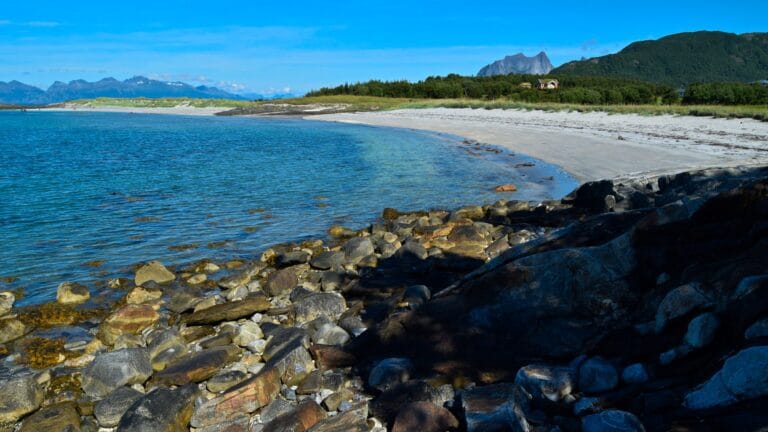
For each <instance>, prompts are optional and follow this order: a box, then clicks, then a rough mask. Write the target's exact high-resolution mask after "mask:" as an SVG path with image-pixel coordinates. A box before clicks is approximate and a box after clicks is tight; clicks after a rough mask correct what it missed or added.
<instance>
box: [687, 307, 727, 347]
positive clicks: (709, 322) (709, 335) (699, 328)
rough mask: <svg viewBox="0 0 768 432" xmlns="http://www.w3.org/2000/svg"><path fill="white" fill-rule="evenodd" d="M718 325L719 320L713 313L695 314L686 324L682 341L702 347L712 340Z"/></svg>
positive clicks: (692, 345)
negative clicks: (686, 329)
mask: <svg viewBox="0 0 768 432" xmlns="http://www.w3.org/2000/svg"><path fill="white" fill-rule="evenodd" d="M719 327H720V320H718V319H717V317H716V316H715V314H713V313H705V314H702V315H699V316H697V317H696V318H694V319H693V320H691V322H690V323H689V324H688V332H687V333H686V334H685V339H684V342H685V343H686V344H687V345H688V346H690V347H692V348H703V347H705V346H707V345H709V344H710V342H712V339H714V338H715V333H716V332H717V329H718V328H719Z"/></svg>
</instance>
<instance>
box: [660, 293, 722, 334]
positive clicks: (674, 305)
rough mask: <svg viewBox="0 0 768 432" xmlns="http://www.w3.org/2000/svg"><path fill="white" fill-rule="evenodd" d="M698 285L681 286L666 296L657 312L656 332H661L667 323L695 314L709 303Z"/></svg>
mask: <svg viewBox="0 0 768 432" xmlns="http://www.w3.org/2000/svg"><path fill="white" fill-rule="evenodd" d="M700 288H701V287H700V285H699V284H696V283H692V284H687V285H683V286H679V287H677V288H675V289H673V290H672V291H670V292H669V293H667V295H666V296H664V299H663V300H662V301H661V304H659V308H658V309H657V310H656V331H657V332H661V331H662V330H664V327H666V325H667V322H669V321H670V320H673V319H675V318H679V317H682V316H684V315H687V314H689V313H690V312H693V311H694V310H696V309H699V308H701V307H703V306H705V305H707V304H708V303H709V299H707V297H706V296H705V295H704V294H703V293H702V292H701V289H700Z"/></svg>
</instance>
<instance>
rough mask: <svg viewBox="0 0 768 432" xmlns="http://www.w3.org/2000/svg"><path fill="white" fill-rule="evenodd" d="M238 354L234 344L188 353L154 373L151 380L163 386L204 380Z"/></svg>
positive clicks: (238, 351)
mask: <svg viewBox="0 0 768 432" xmlns="http://www.w3.org/2000/svg"><path fill="white" fill-rule="evenodd" d="M239 354H240V350H239V349H237V348H236V347H234V346H224V347H216V348H211V349H207V350H203V351H199V352H196V353H192V354H188V355H186V356H184V357H182V358H181V359H179V360H178V361H177V362H175V363H173V364H172V365H170V366H168V367H167V368H166V369H164V370H163V371H161V372H158V373H156V374H155V376H154V378H152V380H153V382H155V383H157V384H158V385H165V386H172V385H176V386H180V385H184V384H189V383H197V382H200V381H205V380H207V379H208V378H210V377H212V376H213V375H214V374H215V373H216V372H218V371H219V370H220V369H221V368H223V367H224V366H226V365H227V364H228V363H230V362H232V361H234V360H235V359H237V357H238V356H239Z"/></svg>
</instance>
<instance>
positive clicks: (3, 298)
mask: <svg viewBox="0 0 768 432" xmlns="http://www.w3.org/2000/svg"><path fill="white" fill-rule="evenodd" d="M15 301H16V296H15V295H14V294H13V293H12V292H8V291H5V292H0V317H1V316H3V315H6V314H8V313H9V312H10V311H11V309H13V303H14V302H15Z"/></svg>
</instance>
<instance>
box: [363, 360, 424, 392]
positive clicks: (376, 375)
mask: <svg viewBox="0 0 768 432" xmlns="http://www.w3.org/2000/svg"><path fill="white" fill-rule="evenodd" d="M414 370H415V367H414V365H413V363H412V362H411V361H410V360H409V359H407V358H388V359H384V360H381V361H380V362H378V363H376V365H375V366H374V367H373V369H371V373H370V374H369V375H368V385H369V386H371V387H373V388H375V389H377V390H379V391H385V390H387V389H389V388H391V387H393V386H395V385H397V384H399V383H401V382H405V381H408V380H409V379H410V378H411V375H413V372H414Z"/></svg>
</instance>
